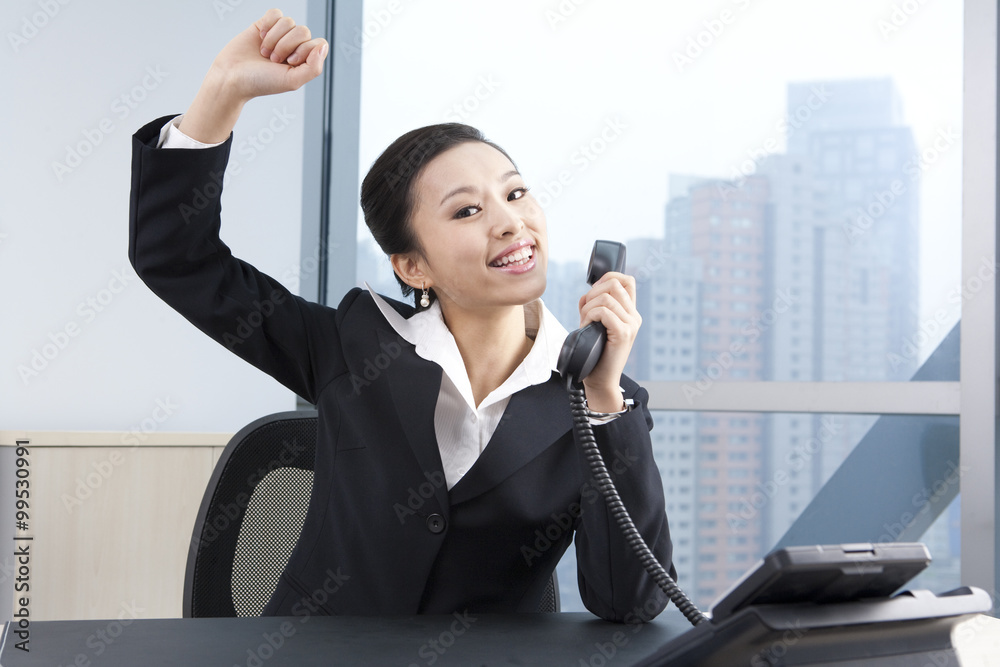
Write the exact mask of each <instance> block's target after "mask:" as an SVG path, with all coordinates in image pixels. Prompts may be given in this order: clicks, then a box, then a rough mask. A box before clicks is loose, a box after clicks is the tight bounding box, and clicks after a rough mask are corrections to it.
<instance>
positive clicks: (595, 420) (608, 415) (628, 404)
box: [587, 387, 635, 426]
mask: <svg viewBox="0 0 1000 667" xmlns="http://www.w3.org/2000/svg"><path fill="white" fill-rule="evenodd" d="M618 389H619V390H620V391H621V392H622V402H623V403H624V404H625V407H624V408H622V409H621V410H619V411H618V412H591V411H590V408H587V412H588V417H589V419H590V425H591V426H597V425H599V424H607V423H608V422H612V421H614V420H616V419H618V417H620V416H621V415H623V414H625V413H626V412H628V411H629V410H631V409H632V407H633V406H634V405H635V402H634V401H633V400H632V399H631V398H625V390H623V389H622V388H621V387H619V388H618Z"/></svg>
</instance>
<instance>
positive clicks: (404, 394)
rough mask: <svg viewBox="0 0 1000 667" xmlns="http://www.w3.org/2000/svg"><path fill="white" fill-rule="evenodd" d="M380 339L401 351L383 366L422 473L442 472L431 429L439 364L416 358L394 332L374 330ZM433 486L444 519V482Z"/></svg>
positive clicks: (446, 493) (445, 503) (445, 505)
mask: <svg viewBox="0 0 1000 667" xmlns="http://www.w3.org/2000/svg"><path fill="white" fill-rule="evenodd" d="M377 334H378V338H379V342H380V343H383V344H388V343H396V344H398V345H400V346H401V347H402V348H403V350H404V353H403V354H400V355H399V356H398V357H397V358H396V359H393V360H392V363H390V364H389V365H388V367H387V368H386V369H385V373H386V376H387V379H388V381H389V389H390V392H391V394H392V401H393V406H392V407H393V408H394V409H395V411H396V414H397V415H398V416H399V422H400V425H401V427H402V429H403V432H404V433H405V434H406V439H407V440H408V441H409V443H410V448H411V449H412V450H413V455H414V456H415V457H416V459H417V463H418V465H419V466H420V471H421V473H432V472H438V473H440V474H441V475H442V476H443V475H444V466H442V464H441V451H440V449H438V443H437V435H436V434H435V432H434V410H435V409H436V407H437V399H438V394H439V393H440V391H441V373H442V371H441V367H440V366H438V365H437V364H435V363H434V362H431V361H427V360H426V359H423V358H421V357H419V356H418V355H417V354H416V353H415V352H414V351H413V350H414V346H413V344H411V343H408V342H407V341H406V340H404V339H403V338H402V337H401V336H400V335H399V334H397V333H396V332H394V331H393V332H389V331H386V330H385V329H378V330H377ZM435 486H436V489H435V496H436V498H437V500H438V502H439V503H440V505H441V508H442V509H443V510H444V512H445V515H446V517H445V518H447V511H448V489H447V485H445V484H441V485H440V486H437V485H435Z"/></svg>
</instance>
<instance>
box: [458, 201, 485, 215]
mask: <svg viewBox="0 0 1000 667" xmlns="http://www.w3.org/2000/svg"><path fill="white" fill-rule="evenodd" d="M481 210H483V207H482V206H479V205H478V204H477V205H476V206H465V207H463V208H460V209H458V210H457V211H456V212H455V217H456V218H469V217H472V216H473V215H475V214H476V213H479V212H480V211H481Z"/></svg>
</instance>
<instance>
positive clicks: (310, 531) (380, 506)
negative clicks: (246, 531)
mask: <svg viewBox="0 0 1000 667" xmlns="http://www.w3.org/2000/svg"><path fill="white" fill-rule="evenodd" d="M168 120H169V118H168V117H165V118H161V119H158V120H156V121H154V122H152V123H150V124H149V125H146V126H145V127H143V128H142V129H140V130H139V131H138V132H137V133H136V134H135V136H134V138H133V155H132V192H131V202H130V222H129V224H130V228H129V259H130V261H131V262H132V265H133V266H134V267H135V270H136V272H137V273H138V275H139V276H140V277H141V278H142V280H143V281H144V282H145V283H146V284H147V285H148V286H149V288H150V289H151V290H152V291H153V292H155V293H156V294H157V295H158V296H160V297H161V298H162V299H163V300H164V301H166V302H167V303H168V304H170V305H171V306H172V307H173V308H175V309H176V310H177V311H178V312H180V313H181V314H182V315H183V316H184V317H186V318H187V319H188V320H190V321H191V322H192V323H193V324H194V325H195V326H197V327H198V328H199V329H201V330H202V331H204V332H205V333H207V334H208V335H209V336H211V337H212V338H214V339H215V340H217V341H219V342H220V343H221V344H223V345H225V346H226V347H227V348H229V349H230V350H231V351H233V352H234V353H236V354H237V355H239V356H240V357H242V358H243V359H245V360H247V361H248V362H250V363H252V364H253V365H255V366H257V367H258V368H260V369H261V370H263V371H265V372H266V373H269V374H270V375H272V376H273V377H274V378H275V379H277V380H278V381H279V382H281V383H282V384H284V385H285V386H286V387H288V388H289V389H291V390H292V391H294V392H296V393H297V394H299V395H301V396H303V397H304V398H306V399H307V400H309V401H310V402H312V403H315V404H316V406H317V409H318V411H319V433H318V441H317V452H316V475H315V483H314V487H313V493H312V498H311V501H310V505H309V511H308V514H307V516H306V520H305V525H304V527H303V530H302V534H301V537H300V538H299V542H298V544H297V546H296V548H295V551H294V552H293V554H292V556H291V559H290V560H289V563H288V565H287V567H286V569H285V571H284V574H283V575H282V577H281V580H280V582H279V585H278V589H277V591H276V592H275V594H274V596H273V597H272V599H271V601H270V603H269V604H268V606H267V608H266V609H265V614H274V615H301V614H307V613H329V614H412V613H450V612H454V611H466V610H468V611H470V612H493V611H495V612H504V611H535V610H536V609H537V607H538V602H539V600H540V597H541V594H542V591H543V590H544V588H545V585H546V583H547V581H548V579H549V578H550V576H551V573H552V570H553V569H554V568H555V566H556V564H557V563H558V562H559V559H560V557H561V556H562V554H563V552H564V551H565V549H566V548H567V547H568V546H569V545H570V543H571V541H572V539H573V536H574V534H575V536H576V550H577V562H578V572H579V586H580V593H581V596H582V598H583V601H584V603H585V604H586V606H587V608H588V609H590V610H591V611H592V612H593V613H595V614H597V615H598V616H601V617H602V618H605V619H609V620H616V621H625V622H630V621H631V619H636V618H638V617H640V616H641V617H643V618H650V617H651V616H653V615H655V614H656V613H659V611H661V610H662V609H663V607H664V606H665V605H666V598H665V596H664V595H663V594H662V593H661V592H660V590H659V589H658V587H657V585H656V584H655V582H654V581H653V580H652V579H651V578H650V577H649V576H648V575H647V574H646V573H645V571H644V570H643V568H642V566H641V565H640V564H639V562H638V559H637V558H636V556H635V555H633V553H632V552H631V550H630V548H629V547H628V545H627V543H626V542H625V540H624V538H623V536H622V534H621V532H620V531H619V529H618V527H617V526H616V525H614V522H613V520H612V519H611V517H610V516H609V513H608V512H607V508H606V506H605V504H604V501H603V498H601V497H600V496H599V494H598V493H597V490H596V488H595V486H594V485H593V482H592V480H591V476H590V473H589V470H588V469H587V464H586V463H585V461H584V460H583V456H582V455H581V454H580V452H579V451H578V447H577V446H576V445H575V443H574V441H573V437H572V431H571V426H572V423H571V416H570V411H569V406H568V401H567V398H566V394H565V392H564V390H563V389H562V387H561V383H560V381H559V378H558V375H557V374H555V373H553V377H552V378H550V380H549V381H548V382H546V383H544V384H541V385H536V386H532V387H528V388H526V389H524V390H522V391H520V392H518V393H516V394H515V395H514V396H513V397H512V398H511V400H510V403H509V404H508V406H507V409H506V411H505V412H504V415H503V417H502V419H501V421H500V424H499V426H498V427H497V429H496V432H495V433H494V435H493V437H492V439H491V440H490V442H489V445H488V446H487V448H486V449H485V450H484V452H483V454H482V455H481V456H480V458H479V459H478V460H477V461H476V463H475V465H473V466H472V468H471V469H470V470H469V472H468V473H467V474H466V475H465V476H464V477H463V478H462V479H461V480H460V481H459V482H458V483H456V484H455V486H454V487H452V489H451V490H449V489H447V487H446V485H445V483H444V474H443V472H442V465H441V459H440V455H439V451H438V446H437V440H436V438H435V434H434V411H435V406H436V402H437V398H438V392H439V389H440V383H441V376H442V371H441V368H440V366H438V365H436V364H434V363H432V362H429V361H426V360H424V359H422V358H420V357H418V356H417V355H416V354H415V353H414V351H413V350H414V348H413V346H412V345H411V344H409V343H407V342H406V341H405V340H403V339H402V338H401V337H399V335H398V334H396V332H395V331H394V330H393V329H392V327H391V326H390V325H389V324H388V322H386V320H385V318H384V317H383V316H382V314H381V313H380V312H379V310H378V308H377V306H376V305H375V303H374V300H373V299H372V298H371V295H369V294H368V293H367V292H364V291H362V290H359V289H353V290H351V291H350V292H348V293H347V294H346V295H345V296H344V298H343V300H342V301H341V303H340V305H339V306H338V307H337V308H336V309H333V308H329V307H326V306H321V305H318V304H315V303H310V302H307V301H305V300H303V299H301V298H299V297H297V296H295V295H293V294H291V293H290V292H289V291H288V290H286V289H285V287H283V286H282V285H281V284H280V283H279V282H277V281H276V280H274V279H273V278H270V277H268V276H267V275H264V274H263V273H261V272H259V271H257V270H256V269H254V268H253V267H252V266H250V265H248V264H246V263H245V262H242V261H241V260H239V259H236V258H234V257H233V256H232V254H231V253H230V251H229V248H227V247H226V245H225V244H224V243H223V242H222V241H221V240H220V239H219V227H220V203H219V195H220V194H221V182H222V173H223V171H224V169H225V166H226V163H227V161H228V157H229V150H230V147H231V144H232V137H230V139H229V141H227V142H226V143H224V144H223V145H221V146H219V147H216V148H208V149H201V150H188V149H171V150H163V149H156V148H154V146H155V145H156V141H157V136H158V132H159V129H160V128H161V127H162V126H163V125H164V124H165V123H166V122H167V121H168ZM390 303H392V304H393V307H394V308H396V310H398V311H399V312H400V313H401V314H402V315H403V316H404V317H408V316H410V315H412V314H413V312H414V311H413V308H412V307H410V306H407V305H404V304H402V303H399V302H393V301H390ZM622 387H623V389H624V390H625V394H626V396H627V397H630V398H633V399H634V400H635V402H636V404H637V407H636V408H635V409H633V410H631V411H630V412H628V413H626V414H625V415H623V416H621V417H619V418H617V419H615V420H614V421H612V422H610V423H608V424H604V425H600V426H596V427H595V428H594V432H595V435H596V438H597V441H598V444H599V446H600V448H601V451H602V453H603V455H604V457H605V460H606V462H607V464H608V467H609V469H611V470H612V473H613V476H614V478H615V481H616V484H617V486H618V489H619V492H620V493H621V496H622V498H623V500H624V502H625V504H626V507H627V508H628V509H629V511H630V512H631V514H632V517H633V519H634V520H635V523H636V525H637V527H638V528H639V530H640V532H641V533H642V534H643V536H644V537H645V539H646V541H647V542H648V543H649V545H650V547H651V548H652V550H653V553H654V554H656V556H657V557H658V559H659V560H660V562H662V563H664V564H666V565H667V566H668V567H670V563H671V543H670V534H669V530H668V527H667V518H666V514H665V511H664V501H663V489H662V484H661V482H660V475H659V472H658V471H657V468H656V464H655V463H654V460H653V455H652V450H651V444H650V438H649V429H650V428H651V427H652V423H653V422H652V418H651V416H650V414H649V411H648V409H647V407H646V401H647V394H646V391H645V390H643V389H642V388H641V387H639V386H638V385H637V384H635V383H634V382H633V381H631V380H630V379H628V378H627V377H623V378H622ZM671 569H672V568H671ZM643 609H645V611H644V612H642V611H641V610H643Z"/></svg>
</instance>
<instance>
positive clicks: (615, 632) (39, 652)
mask: <svg viewBox="0 0 1000 667" xmlns="http://www.w3.org/2000/svg"><path fill="white" fill-rule="evenodd" d="M126 621H129V623H128V625H125V622H126ZM126 621H117V620H111V621H38V622H34V623H32V624H31V626H30V643H29V645H28V646H29V648H30V652H28V653H25V652H24V651H21V650H18V649H16V648H15V647H14V643H15V642H16V641H18V640H17V637H16V635H14V634H12V632H11V631H10V630H9V629H8V627H7V626H5V628H4V633H3V639H2V641H3V645H2V649H0V664H2V665H3V667H28V666H35V665H37V666H39V667H41V666H44V667H59V666H62V667H68V666H69V665H74V666H77V665H78V666H79V667H99V666H104V665H107V666H111V665H128V666H129V667H136V666H138V665H142V666H143V667H161V666H164V667H165V666H167V665H169V666H170V667H176V666H178V665H183V666H184V667H188V666H196V665H211V666H212V667H230V665H238V666H241V667H278V666H279V665H280V666H284V665H290V666H291V665H294V666H296V667H300V666H301V667H307V666H310V665H322V666H323V667H328V666H329V665H338V666H339V665H359V666H361V665H363V666H364V667H372V666H376V667H382V666H389V665H402V666H403V667H411V666H417V667H424V666H429V665H436V666H439V667H447V666H448V665H461V666H462V667H469V666H479V665H519V666H527V665H539V666H544V667H556V666H558V665H567V666H572V667H580V666H581V665H582V666H592V667H599V666H601V665H614V667H625V666H626V665H632V664H635V663H636V662H638V661H639V660H641V659H642V658H643V657H644V656H647V655H649V654H651V653H653V652H654V651H655V649H656V648H657V647H659V646H661V645H663V644H664V643H666V642H667V641H669V640H670V639H672V638H674V637H676V636H678V635H680V634H682V633H684V632H686V631H687V630H688V629H690V628H691V625H690V624H689V623H688V622H687V620H686V619H685V618H684V617H683V616H682V615H681V614H680V613H679V612H677V611H676V610H675V609H670V610H668V611H666V612H664V613H663V614H661V615H660V617H658V618H657V619H656V620H654V621H653V622H652V623H649V624H646V625H621V624H617V623H607V622H605V621H601V620H600V619H597V618H596V617H595V616H593V615H592V614H589V613H560V614H509V615H508V614H470V615H468V616H466V617H462V615H460V614H459V615H450V616H436V615H435V616H431V615H427V616H406V617H371V618H369V617H356V616H315V617H286V618H207V619H139V620H131V619H126ZM612 655H613V656H614V659H613V660H611V659H610V658H611V656H612Z"/></svg>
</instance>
